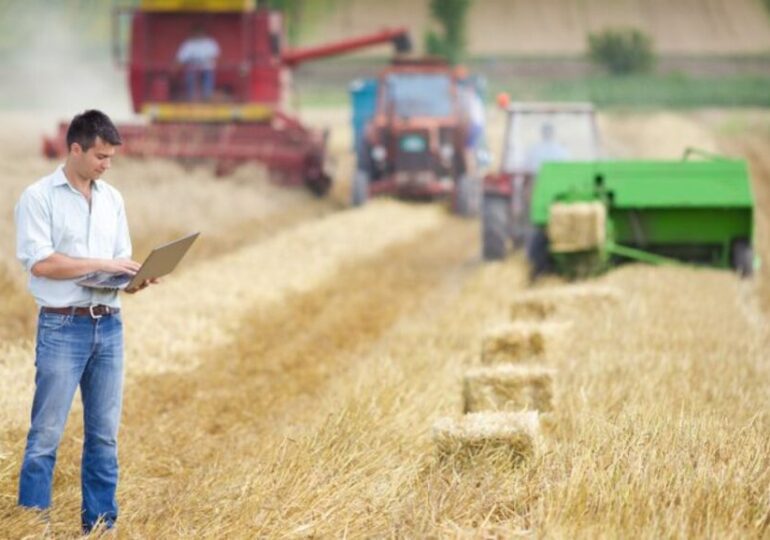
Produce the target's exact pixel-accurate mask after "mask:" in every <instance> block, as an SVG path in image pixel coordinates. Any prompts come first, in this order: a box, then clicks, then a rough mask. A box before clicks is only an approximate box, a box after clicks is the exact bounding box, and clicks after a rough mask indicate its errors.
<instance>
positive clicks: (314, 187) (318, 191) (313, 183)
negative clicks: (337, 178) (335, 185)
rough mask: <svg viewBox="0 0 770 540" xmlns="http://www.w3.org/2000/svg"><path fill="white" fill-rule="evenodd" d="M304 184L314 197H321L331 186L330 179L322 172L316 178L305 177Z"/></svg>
mask: <svg viewBox="0 0 770 540" xmlns="http://www.w3.org/2000/svg"><path fill="white" fill-rule="evenodd" d="M305 185H306V186H307V187H308V189H309V190H310V192H311V193H312V194H313V195H315V196H316V197H323V196H325V195H326V194H327V193H329V190H330V189H331V187H332V179H331V178H329V176H328V175H326V174H322V175H321V176H319V177H317V178H312V179H309V178H308V179H305Z"/></svg>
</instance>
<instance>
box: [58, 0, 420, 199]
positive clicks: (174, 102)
mask: <svg viewBox="0 0 770 540" xmlns="http://www.w3.org/2000/svg"><path fill="white" fill-rule="evenodd" d="M259 5H260V7H258V8H255V6H254V2H253V0H140V1H139V7H138V8H137V9H135V10H133V9H120V10H117V11H115V13H114V15H113V53H114V56H115V58H116V61H117V62H118V64H119V65H121V66H125V67H127V69H128V83H129V90H130V95H131V101H132V105H133V110H134V112H136V113H139V114H141V115H142V116H143V117H144V119H145V120H146V121H145V122H144V123H141V124H133V125H119V126H118V129H119V131H120V133H121V136H122V138H123V147H122V149H121V152H122V153H123V154H125V155H129V156H139V157H144V156H147V157H154V156H157V157H166V158H173V159H176V160H179V161H182V162H184V163H198V162H201V161H208V162H211V161H213V162H215V164H216V170H217V173H218V174H227V173H228V172H230V171H231V170H232V169H233V168H235V167H236V166H238V165H239V164H242V163H245V162H249V161H257V162H260V163H263V164H264V165H265V166H266V167H267V168H268V169H269V171H270V172H271V173H272V176H273V177H274V178H276V179H278V180H279V181H280V182H281V183H283V184H286V185H305V186H307V187H308V188H309V189H310V190H312V191H313V192H314V193H316V194H318V195H323V194H325V193H326V192H327V191H328V190H329V187H330V185H331V179H330V177H329V175H328V174H327V172H326V138H327V137H326V134H325V133H324V132H322V131H320V130H315V129H311V128H309V127H307V126H305V125H303V123H302V122H301V121H300V120H299V119H298V118H296V117H294V116H292V115H290V114H288V113H287V112H286V105H287V103H288V101H289V99H288V97H289V89H290V79H291V77H290V74H291V69H292V68H294V67H296V66H298V65H300V64H301V63H303V62H307V61H310V60H314V59H318V58H325V57H329V56H334V55H338V54H343V53H346V52H350V51H354V50H357V49H361V48H364V47H370V46H373V45H378V44H382V43H392V44H394V46H395V48H396V50H397V51H399V52H403V51H408V50H409V49H410V48H411V46H410V43H409V35H408V31H407V30H406V29H405V28H398V29H392V30H383V31H380V32H377V33H374V34H370V35H365V36H361V37H358V38H353V39H348V40H344V41H339V42H334V43H329V44H326V45H322V46H317V47H309V48H303V49H294V50H287V49H286V48H285V47H284V36H283V21H282V17H281V14H280V12H278V11H273V10H269V9H267V8H265V7H262V6H263V3H262V2H259ZM126 19H127V20H126ZM126 26H127V27H128V28H129V29H130V30H129V35H128V47H127V50H126V51H125V52H124V51H123V50H122V48H121V47H122V45H121V44H122V41H123V36H122V34H121V29H122V28H124V27H126ZM196 30H203V32H205V34H206V35H207V36H209V37H210V38H212V39H214V40H215V41H216V42H217V45H218V47H219V49H220V55H219V57H218V59H217V63H216V68H215V87H214V92H213V94H212V96H211V98H210V99H208V100H207V101H193V100H190V99H189V97H188V96H187V95H186V92H185V80H184V72H183V70H182V68H181V66H179V65H178V63H177V61H176V58H177V51H178V50H179V47H180V45H181V44H182V42H184V40H185V39H186V38H188V37H190V36H191V35H193V34H195V32H196ZM66 129H67V125H66V124H62V125H60V126H59V130H58V133H57V134H56V135H55V136H54V137H50V138H45V139H44V141H43V152H44V154H45V155H46V156H48V157H50V158H56V157H61V156H62V155H64V154H66V152H67V148H66V143H65V134H66Z"/></svg>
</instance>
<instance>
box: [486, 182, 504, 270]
mask: <svg viewBox="0 0 770 540" xmlns="http://www.w3.org/2000/svg"><path fill="white" fill-rule="evenodd" d="M481 212H482V219H481V234H482V238H481V240H482V256H483V257H484V260H488V261H489V260H499V259H502V258H504V257H505V252H506V247H507V243H508V220H509V214H510V211H509V208H508V199H506V198H505V197H500V196H498V195H487V194H484V199H483V201H482V205H481Z"/></svg>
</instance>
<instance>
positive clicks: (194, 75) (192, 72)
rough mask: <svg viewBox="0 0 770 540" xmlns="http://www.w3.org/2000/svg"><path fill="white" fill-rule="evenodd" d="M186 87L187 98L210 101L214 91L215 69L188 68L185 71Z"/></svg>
mask: <svg viewBox="0 0 770 540" xmlns="http://www.w3.org/2000/svg"><path fill="white" fill-rule="evenodd" d="M184 76H185V87H186V90H187V99H189V100H190V101H196V100H198V99H202V100H204V101H208V100H209V99H210V98H211V95H212V94H213V93H214V70H213V69H201V68H192V67H191V68H187V71H186V72H185V75H184Z"/></svg>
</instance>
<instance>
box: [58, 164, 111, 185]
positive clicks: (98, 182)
mask: <svg viewBox="0 0 770 540" xmlns="http://www.w3.org/2000/svg"><path fill="white" fill-rule="evenodd" d="M53 185H54V186H69V187H70V188H72V189H75V188H74V187H72V186H71V185H70V183H69V182H68V181H67V176H66V175H65V174H64V165H59V167H58V168H57V169H56V172H55V173H54V177H53ZM91 187H92V188H95V189H96V190H97V191H99V190H101V187H102V180H101V179H100V178H97V179H96V180H92V181H91Z"/></svg>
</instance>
